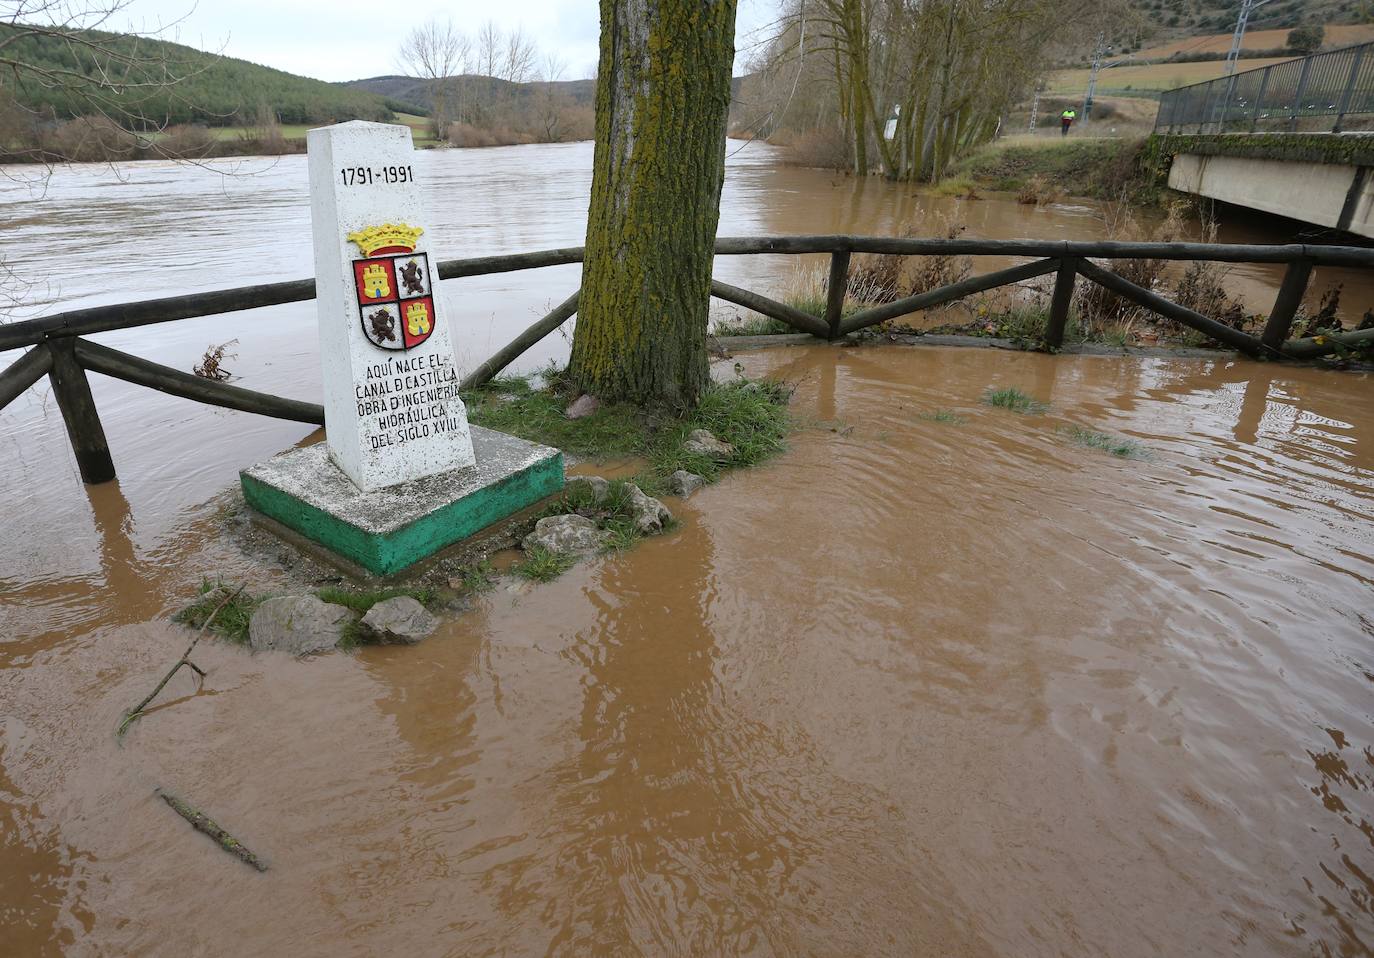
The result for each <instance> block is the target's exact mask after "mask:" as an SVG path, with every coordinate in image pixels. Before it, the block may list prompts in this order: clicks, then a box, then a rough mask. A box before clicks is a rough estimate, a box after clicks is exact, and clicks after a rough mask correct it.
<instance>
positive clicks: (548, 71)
mask: <svg viewBox="0 0 1374 958" xmlns="http://www.w3.org/2000/svg"><path fill="white" fill-rule="evenodd" d="M567 69H568V64H567V62H566V61H565V60H564V59H563V58H562V57H560V56H559V55H558V54H556V53H549V54H546V55H545V56H544V62H543V64H541V66H540V69H539V73H540V76H539V79H540V84H539V94H538V97H537V98H536V106H535V109H536V113H537V114H538V122H539V131H540V135H541V138H542V139H543V141H544V142H545V143H557V142H558V141H559V140H561V139H562V138H563V127H564V118H565V114H566V111H567V106H568V102H567V101H568V98H567V97H566V96H564V95H563V94H562V93H561V92H560V91H559V89H558V81H559V80H561V79H562V78H563V74H564V73H565V72H566V71H567Z"/></svg>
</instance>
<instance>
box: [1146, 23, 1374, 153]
mask: <svg viewBox="0 0 1374 958" xmlns="http://www.w3.org/2000/svg"><path fill="white" fill-rule="evenodd" d="M1371 125H1374V43H1361V44H1357V45H1355V46H1350V47H1345V48H1343V49H1340V50H1331V51H1330V52H1327V53H1317V54H1314V55H1313V56H1310V57H1302V58H1301V59H1296V60H1287V61H1285V62H1283V63H1275V64H1272V65H1271V66H1267V67H1260V68H1259V69H1256V70H1246V71H1244V72H1241V73H1233V74H1231V75H1230V76H1224V77H1218V78H1217V79H1215V80H1207V81H1204V82H1202V83H1194V84H1191V85H1189V86H1183V87H1179V88H1178V89H1175V90H1169V91H1168V92H1167V93H1164V94H1163V95H1162V96H1161V97H1160V98H1159V114H1158V115H1157V116H1156V118H1155V132H1157V133H1256V132H1260V131H1265V132H1284V133H1298V132H1303V133H1343V132H1350V128H1351V127H1352V126H1354V127H1357V128H1360V129H1368V128H1369V127H1370V126H1371Z"/></svg>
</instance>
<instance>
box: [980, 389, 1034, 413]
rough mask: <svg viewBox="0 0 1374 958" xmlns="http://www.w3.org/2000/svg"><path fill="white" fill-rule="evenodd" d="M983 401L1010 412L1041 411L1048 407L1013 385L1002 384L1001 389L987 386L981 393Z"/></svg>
mask: <svg viewBox="0 0 1374 958" xmlns="http://www.w3.org/2000/svg"><path fill="white" fill-rule="evenodd" d="M983 402H985V403H987V404H988V405H989V406H996V407H998V408H999V409H1010V410H1011V411H1012V412H1019V413H1042V412H1044V411H1045V410H1046V409H1048V408H1049V406H1047V405H1046V404H1045V403H1042V402H1040V401H1039V400H1037V399H1034V398H1032V397H1031V396H1030V395H1028V394H1027V393H1024V392H1022V391H1021V390H1020V389H1017V388H1016V387H1015V386H1004V387H1003V388H1001V389H993V388H991V387H989V388H988V390H987V391H986V392H985V393H983Z"/></svg>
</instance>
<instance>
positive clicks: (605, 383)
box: [570, 0, 735, 406]
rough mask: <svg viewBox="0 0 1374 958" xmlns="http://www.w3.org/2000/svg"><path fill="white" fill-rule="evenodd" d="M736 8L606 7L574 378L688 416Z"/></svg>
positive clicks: (702, 340) (684, 0) (684, 3)
mask: <svg viewBox="0 0 1374 958" xmlns="http://www.w3.org/2000/svg"><path fill="white" fill-rule="evenodd" d="M734 31H735V0H601V59H600V63H599V72H598V75H597V84H596V153H595V161H594V163H595V165H594V169H593V174H592V196H591V210H590V213H589V215H588V218H587V247H586V260H585V263H584V266H583V269H582V299H581V303H580V306H579V309H578V318H577V331H576V334H575V335H574V337H573V349H572V365H571V368H570V371H571V374H572V378H573V380H574V381H575V382H576V383H577V384H578V385H579V386H581V387H582V388H583V389H585V390H586V391H587V392H590V393H593V394H595V395H597V396H600V397H602V398H603V399H628V400H632V401H635V402H641V403H652V402H668V403H672V404H675V405H684V406H685V405H692V404H694V403H695V402H696V400H697V398H698V396H700V394H701V391H702V390H703V389H704V388H705V386H706V383H707V380H708V373H707V359H706V325H707V317H708V312H709V306H710V289H711V260H712V252H711V250H712V246H713V244H714V243H715V238H716V224H717V222H718V221H719V218H720V189H721V181H722V180H723V179H724V173H725V123H726V115H727V113H728V111H729V108H730V67H731V63H732V61H733V58H734Z"/></svg>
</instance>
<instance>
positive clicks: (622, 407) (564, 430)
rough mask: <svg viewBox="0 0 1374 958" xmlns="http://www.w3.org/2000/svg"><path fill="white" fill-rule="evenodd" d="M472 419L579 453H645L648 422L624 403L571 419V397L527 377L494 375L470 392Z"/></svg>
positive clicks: (478, 422) (604, 454) (601, 456)
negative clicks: (566, 412)
mask: <svg viewBox="0 0 1374 958" xmlns="http://www.w3.org/2000/svg"><path fill="white" fill-rule="evenodd" d="M466 398H467V403H468V418H469V419H470V420H471V421H472V422H474V423H476V424H477V425H479V426H484V427H486V428H487V429H495V430H498V431H499V432H504V433H509V434H510V435H512V436H519V437H520V438H521V439H528V440H530V441H531V442H540V443H544V444H545V445H549V446H556V447H557V448H559V449H562V450H564V451H565V452H571V453H574V454H576V455H579V456H593V457H598V458H616V457H622V456H633V455H637V454H639V453H642V452H643V449H644V443H645V437H646V423H645V422H644V417H643V415H642V414H641V413H640V411H639V410H638V409H636V408H635V407H633V406H630V405H626V404H623V403H618V404H610V405H605V406H602V407H601V408H600V409H598V410H597V411H596V412H594V413H592V414H591V415H590V416H584V417H582V418H581V419H569V418H568V417H567V416H565V415H564V414H563V410H564V409H566V408H567V405H568V403H569V402H571V401H572V400H571V399H569V398H565V397H563V396H561V395H559V394H558V393H557V392H555V391H553V390H551V389H535V388H534V387H533V386H532V385H531V384H530V382H529V380H527V379H520V378H514V377H505V378H502V379H494V380H492V381H491V382H489V383H487V384H486V385H485V386H483V387H481V388H480V389H476V390H474V391H472V392H471V393H469V394H468V395H467V397H466Z"/></svg>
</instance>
